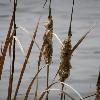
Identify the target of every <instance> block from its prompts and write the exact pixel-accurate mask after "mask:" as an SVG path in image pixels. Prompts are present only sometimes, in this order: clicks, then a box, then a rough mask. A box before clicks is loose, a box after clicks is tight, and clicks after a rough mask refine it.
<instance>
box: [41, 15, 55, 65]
mask: <svg viewBox="0 0 100 100" xmlns="http://www.w3.org/2000/svg"><path fill="white" fill-rule="evenodd" d="M45 28H46V32H45V34H44V37H43V40H44V43H43V48H44V49H43V52H42V53H43V55H44V60H45V63H46V64H50V63H51V61H52V53H53V48H52V37H53V34H52V33H53V20H52V16H50V17H49V16H48V22H47V23H46V24H45Z"/></svg>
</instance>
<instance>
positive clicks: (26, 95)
mask: <svg viewBox="0 0 100 100" xmlns="http://www.w3.org/2000/svg"><path fill="white" fill-rule="evenodd" d="M45 67H46V66H44V67H42V68H40V69H39V71H38V72H37V73H36V74H35V76H34V77H33V79H32V80H31V82H30V84H29V86H28V88H27V91H26V93H25V97H24V100H27V99H28V95H29V93H30V90H31V88H32V85H33V84H34V81H35V80H36V78H37V76H38V74H39V73H40V71H41V70H42V69H43V68H45Z"/></svg>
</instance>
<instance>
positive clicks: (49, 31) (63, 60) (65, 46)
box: [0, 0, 100, 100]
mask: <svg viewBox="0 0 100 100" xmlns="http://www.w3.org/2000/svg"><path fill="white" fill-rule="evenodd" d="M48 1H49V0H48ZM48 1H47V0H46V2H48ZM46 2H45V4H46ZM45 4H44V7H45ZM16 7H17V0H14V9H13V13H12V18H11V21H10V24H9V30H8V33H7V37H6V40H5V43H4V47H2V50H1V55H0V79H1V81H2V77H1V76H2V71H3V66H4V62H5V58H6V53H7V51H9V57H10V58H11V52H13V55H12V56H13V57H12V62H11V63H10V67H9V68H10V75H9V86H8V96H7V100H16V98H17V94H18V92H19V89H20V85H21V82H22V79H23V76H24V72H25V69H26V66H27V63H29V62H28V60H29V58H30V55H31V50H32V48H33V45H34V43H36V40H35V37H36V33H37V30H38V26H39V20H40V18H39V20H38V21H37V25H36V29H35V31H34V32H33V37H32V40H31V42H30V45H29V48H28V51H27V53H26V54H25V57H24V62H23V66H22V69H21V72H20V77H19V79H18V83H17V87H16V90H15V94H14V96H12V86H13V75H14V62H15V52H16V50H15V43H16V41H17V36H16V29H17V28H18V27H16V22H15V18H16ZM73 11H74V0H73V5H72V12H71V20H70V25H69V30H68V35H66V37H65V40H63V42H61V40H60V39H59V38H58V37H57V35H56V34H55V36H56V37H57V39H58V41H59V42H60V43H61V44H62V47H61V52H60V53H61V55H60V64H59V68H58V71H57V72H56V76H57V75H59V80H58V81H55V78H56V76H55V78H54V80H53V82H52V83H51V84H50V83H49V75H50V74H51V73H50V72H49V69H50V68H49V66H50V65H51V62H52V55H53V40H52V38H53V35H54V33H53V16H52V14H51V0H50V2H49V15H48V20H47V23H46V24H45V28H46V30H45V32H44V36H43V44H42V46H40V45H39V46H38V44H37V46H38V47H41V49H40V48H39V49H40V53H39V57H38V61H37V64H38V70H37V73H36V74H35V76H33V79H32V80H31V82H30V83H29V85H28V87H27V91H26V92H25V96H24V100H27V99H28V97H29V94H30V91H31V89H32V86H33V85H34V82H35V81H37V85H36V90H35V91H34V92H35V95H34V100H38V99H39V100H42V99H43V97H44V95H45V94H46V97H45V99H46V100H48V99H49V98H48V95H49V91H60V92H61V98H60V100H63V99H64V100H65V95H67V96H68V97H69V98H70V99H71V100H75V99H74V98H73V97H71V96H70V95H69V94H67V92H66V91H64V90H63V88H64V87H69V88H70V89H72V90H73V91H74V92H75V93H76V94H77V95H78V96H79V98H80V100H83V99H86V98H88V97H90V96H87V97H84V98H82V96H81V95H80V94H79V93H78V92H77V91H76V90H75V89H74V88H72V87H71V86H70V85H68V84H66V83H64V82H65V80H66V79H67V78H68V77H69V75H70V69H71V68H72V66H71V62H70V61H71V58H72V54H73V52H74V51H75V50H76V49H77V47H78V46H79V45H80V44H81V42H82V41H83V40H84V39H85V38H86V36H87V35H88V34H89V33H90V32H91V31H92V30H93V29H94V28H95V26H96V24H97V23H96V24H95V25H93V26H92V27H91V28H90V29H89V31H88V32H87V33H85V34H84V36H82V38H81V39H80V40H79V41H78V42H77V43H76V45H75V46H74V47H72V43H71V37H72V16H73ZM11 47H13V48H12V50H11ZM20 48H21V50H22V52H23V49H22V47H20ZM42 56H43V58H44V61H45V66H44V67H47V78H46V81H47V83H46V84H47V86H46V87H45V89H44V92H42V93H41V95H40V96H39V97H38V95H37V94H38V90H39V88H38V85H39V84H38V82H39V81H38V80H39V79H38V74H39V73H40V71H41V70H42V69H43V68H44V67H42V68H41V67H40V65H41V59H42ZM55 84H61V85H62V89H50V88H51V87H52V86H53V85H55ZM95 95H96V96H95ZM91 96H95V97H96V100H100V73H99V77H98V81H97V93H95V94H93V95H91Z"/></svg>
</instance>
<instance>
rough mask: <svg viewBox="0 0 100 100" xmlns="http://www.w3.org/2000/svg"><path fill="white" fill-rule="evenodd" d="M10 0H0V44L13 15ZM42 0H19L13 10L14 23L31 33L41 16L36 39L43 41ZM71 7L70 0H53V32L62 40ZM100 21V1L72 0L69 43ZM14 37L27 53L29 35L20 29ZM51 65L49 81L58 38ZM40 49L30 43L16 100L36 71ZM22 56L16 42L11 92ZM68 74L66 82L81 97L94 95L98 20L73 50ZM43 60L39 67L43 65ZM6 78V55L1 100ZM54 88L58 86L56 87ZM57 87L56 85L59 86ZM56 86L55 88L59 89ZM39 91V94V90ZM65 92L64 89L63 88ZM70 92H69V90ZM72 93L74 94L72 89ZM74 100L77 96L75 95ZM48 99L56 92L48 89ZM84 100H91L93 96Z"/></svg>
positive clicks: (99, 61) (99, 63)
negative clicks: (14, 11)
mask: <svg viewBox="0 0 100 100" xmlns="http://www.w3.org/2000/svg"><path fill="white" fill-rule="evenodd" d="M9 1H10V0H0V45H1V44H2V41H4V40H5V37H6V34H7V30H8V28H9V23H10V18H11V15H12V4H11V3H10V2H9ZM44 1H45V0H18V7H17V12H16V24H17V25H18V26H19V25H21V26H23V27H25V28H26V29H27V30H29V32H30V33H32V32H33V31H34V29H35V24H36V21H37V19H38V17H39V16H40V15H41V20H40V25H39V30H38V32H37V38H36V40H37V42H38V44H39V45H41V44H42V36H43V33H44V31H45V28H44V26H43V25H44V22H45V21H46V20H47V16H48V5H46V7H45V8H44V9H43V8H42V6H43V4H44ZM71 7H72V0H52V16H53V20H54V33H56V34H57V35H58V36H59V37H60V39H61V40H63V39H64V37H65V36H66V33H67V31H68V27H69V20H70V13H71ZM98 20H100V0H75V7H74V15H73V23H72V32H73V33H72V34H73V37H72V45H75V43H76V42H77V41H78V40H79V39H80V37H81V36H82V35H83V34H84V33H86V32H87V31H88V30H89V28H90V26H91V25H93V24H94V23H96V22H97V21H98ZM17 36H18V38H19V40H20V42H21V44H22V45H23V48H24V50H25V52H27V49H28V46H29V43H30V40H31V37H30V36H29V35H27V34H26V33H24V32H23V31H21V30H17ZM53 41H54V43H53V47H54V53H53V64H52V65H51V67H50V82H51V80H52V79H53V77H54V75H55V72H56V70H57V67H58V66H59V61H60V60H59V55H60V47H61V45H60V44H59V43H58V42H57V39H55V38H53ZM38 55H39V50H38V48H37V47H36V45H34V46H33V50H32V54H31V56H30V59H29V62H30V67H29V64H28V66H27V68H26V70H25V74H24V77H23V80H22V84H21V87H20V90H19V94H18V100H23V96H24V93H25V90H26V89H27V85H28V84H29V82H30V80H31V79H32V77H33V76H34V75H35V73H36V69H37V68H36V67H37V60H38ZM23 61H24V57H23V55H22V53H21V52H20V49H19V47H18V45H16V62H15V74H14V86H13V92H14V91H15V87H16V84H17V81H18V78H19V74H20V70H21V65H22V64H23ZM71 64H72V69H71V75H70V77H69V79H68V80H67V81H66V83H68V84H70V85H71V86H72V87H74V88H75V89H76V90H77V91H78V92H79V93H80V94H81V95H82V96H83V97H84V96H87V95H89V94H93V93H94V92H95V91H96V82H97V76H98V72H99V69H100V23H99V24H98V25H97V26H96V28H95V29H94V30H93V31H92V32H91V33H90V34H89V35H88V36H87V38H86V39H85V40H84V41H83V43H82V44H81V45H80V46H79V48H78V49H77V50H76V51H75V52H74V54H73V57H72V60H71ZM43 65H44V64H43V62H42V66H43ZM45 73H46V69H44V70H43V71H41V73H40V76H39V79H40V90H41V91H43V89H44V87H45V84H46V81H45V78H46V74H45ZM8 79H9V56H8V54H7V58H6V60H5V66H4V69H3V74H2V80H1V81H0V100H6V97H7V87H8ZM56 87H57V86H56ZM58 87H59V86H58ZM58 87H57V88H58ZM33 91H34V87H33V89H32V91H31V95H30V99H29V100H33V99H32V98H33V93H34V92H33ZM41 91H40V93H41ZM66 91H67V90H66ZM68 92H69V93H70V91H69V90H68ZM71 94H72V96H73V93H72V92H71ZM75 97H76V100H77V95H75ZM50 98H51V99H50V100H58V98H59V95H58V93H57V92H55V93H54V92H51V95H50ZM86 100H94V97H92V98H88V99H86Z"/></svg>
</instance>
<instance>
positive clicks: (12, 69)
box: [7, 0, 17, 100]
mask: <svg viewBox="0 0 100 100" xmlns="http://www.w3.org/2000/svg"><path fill="white" fill-rule="evenodd" d="M16 4H17V0H14V10H13V14H14V20H13V23H14V30H15V32H14V36H16V23H15V13H16ZM11 45H12V44H10V47H9V48H10V52H11ZM10 52H9V53H10ZM10 57H11V53H10ZM14 62H15V39H14V40H13V59H12V65H10V67H11V68H10V69H11V71H10V78H9V87H8V96H7V100H11V98H12V97H11V94H12V86H13V74H14Z"/></svg>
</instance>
